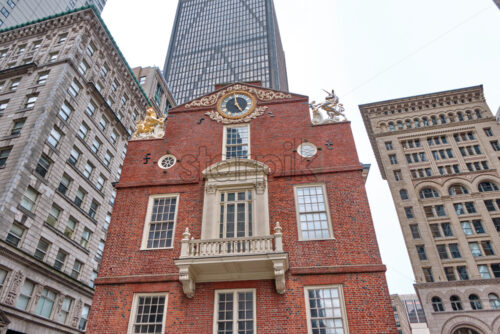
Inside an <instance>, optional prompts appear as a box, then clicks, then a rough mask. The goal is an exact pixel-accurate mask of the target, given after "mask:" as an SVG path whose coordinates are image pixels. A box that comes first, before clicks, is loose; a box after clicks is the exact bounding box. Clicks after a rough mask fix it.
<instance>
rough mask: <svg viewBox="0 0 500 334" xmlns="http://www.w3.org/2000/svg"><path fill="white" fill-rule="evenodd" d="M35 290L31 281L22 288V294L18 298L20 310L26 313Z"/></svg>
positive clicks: (26, 281) (17, 304)
mask: <svg viewBox="0 0 500 334" xmlns="http://www.w3.org/2000/svg"><path fill="white" fill-rule="evenodd" d="M34 289H35V284H34V283H33V282H31V281H28V280H25V281H24V284H23V286H22V287H21V292H20V293H19V296H18V297H17V303H16V307H17V308H18V309H20V310H23V311H26V310H27V309H28V306H29V304H30V301H31V297H32V296H33V290H34Z"/></svg>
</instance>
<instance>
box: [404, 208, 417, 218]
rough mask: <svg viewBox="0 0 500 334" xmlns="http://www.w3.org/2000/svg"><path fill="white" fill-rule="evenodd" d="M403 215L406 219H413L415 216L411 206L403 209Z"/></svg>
mask: <svg viewBox="0 0 500 334" xmlns="http://www.w3.org/2000/svg"><path fill="white" fill-rule="evenodd" d="M405 215H406V218H408V219H412V218H415V214H414V213H413V208H412V207H411V206H408V207H406V208H405Z"/></svg>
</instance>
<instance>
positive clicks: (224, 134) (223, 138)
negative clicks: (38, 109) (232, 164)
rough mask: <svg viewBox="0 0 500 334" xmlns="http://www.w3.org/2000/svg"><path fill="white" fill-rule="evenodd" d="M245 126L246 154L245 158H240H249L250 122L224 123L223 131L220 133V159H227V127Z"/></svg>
mask: <svg viewBox="0 0 500 334" xmlns="http://www.w3.org/2000/svg"><path fill="white" fill-rule="evenodd" d="M243 127H246V128H248V144H247V145H248V156H247V157H246V158H242V159H251V151H250V146H251V145H250V123H243V124H230V125H224V128H223V133H222V160H227V159H226V140H227V129H229V128H243Z"/></svg>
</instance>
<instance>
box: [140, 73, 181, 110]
mask: <svg viewBox="0 0 500 334" xmlns="http://www.w3.org/2000/svg"><path fill="white" fill-rule="evenodd" d="M132 71H133V72H134V74H135V77H136V78H137V79H138V80H139V84H140V85H141V87H142V89H143V90H144V92H145V93H146V95H147V96H148V98H149V101H150V102H151V105H152V106H153V108H154V109H155V111H156V114H157V115H164V116H167V115H168V111H169V110H170V108H172V107H174V106H175V101H174V98H173V97H172V94H171V93H170V89H169V88H168V85H167V82H166V81H165V78H164V77H163V74H162V73H161V71H160V69H159V68H158V67H154V66H148V67H134V68H133V69H132Z"/></svg>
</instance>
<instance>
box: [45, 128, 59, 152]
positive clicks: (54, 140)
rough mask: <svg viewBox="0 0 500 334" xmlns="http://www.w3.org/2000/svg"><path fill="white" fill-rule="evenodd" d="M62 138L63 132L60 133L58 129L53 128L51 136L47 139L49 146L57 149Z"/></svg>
mask: <svg viewBox="0 0 500 334" xmlns="http://www.w3.org/2000/svg"><path fill="white" fill-rule="evenodd" d="M61 137H62V133H61V131H59V130H58V129H56V128H53V129H52V130H51V131H50V134H49V138H48V139H47V141H48V142H49V144H50V145H51V146H52V147H54V148H55V147H57V145H58V144H59V141H60V140H61Z"/></svg>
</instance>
